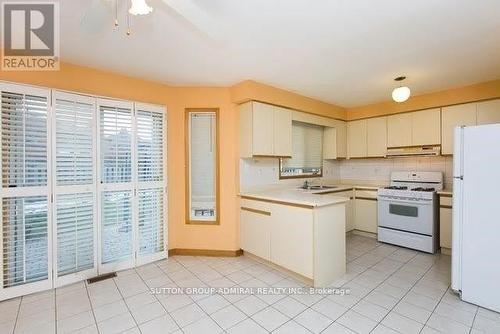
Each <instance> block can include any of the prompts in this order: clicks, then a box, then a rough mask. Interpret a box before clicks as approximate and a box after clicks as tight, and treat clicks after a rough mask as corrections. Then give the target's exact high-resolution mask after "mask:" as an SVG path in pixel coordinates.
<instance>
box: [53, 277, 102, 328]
mask: <svg viewBox="0 0 500 334" xmlns="http://www.w3.org/2000/svg"><path fill="white" fill-rule="evenodd" d="M83 284H84V285H85V291H86V292H87V298H88V299H89V304H90V311H92V317H93V318H94V323H95V328H96V329H97V333H100V332H101V331H100V330H99V326H97V318H96V317H95V313H94V305H92V300H91V299H90V293H89V286H88V284H87V282H86V281H83ZM56 307H57V305H56Z"/></svg>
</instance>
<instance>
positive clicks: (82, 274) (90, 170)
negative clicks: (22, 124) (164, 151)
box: [52, 91, 97, 287]
mask: <svg viewBox="0 0 500 334" xmlns="http://www.w3.org/2000/svg"><path fill="white" fill-rule="evenodd" d="M52 107H53V115H54V117H52V128H53V129H54V131H53V137H52V145H53V150H52V151H53V154H52V156H53V166H54V173H52V174H53V182H54V224H53V225H54V236H55V243H56V245H55V246H56V247H54V259H55V263H54V265H55V271H54V272H55V278H54V282H55V286H56V287H57V286H61V285H64V284H68V283H72V282H76V281H80V280H82V279H86V278H89V277H92V276H96V275H97V251H96V250H97V215H96V214H97V212H96V208H97V198H96V167H95V165H96V164H95V150H96V146H97V145H96V140H95V138H96V133H95V126H94V124H95V121H96V119H95V98H92V97H90V96H83V95H78V94H69V93H64V92H58V91H56V92H53V94H52Z"/></svg>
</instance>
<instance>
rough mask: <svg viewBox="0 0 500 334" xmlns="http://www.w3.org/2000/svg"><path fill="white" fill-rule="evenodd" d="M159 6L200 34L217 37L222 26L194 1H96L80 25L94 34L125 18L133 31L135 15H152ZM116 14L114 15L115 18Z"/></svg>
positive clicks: (128, 32)
mask: <svg viewBox="0 0 500 334" xmlns="http://www.w3.org/2000/svg"><path fill="white" fill-rule="evenodd" d="M155 9H158V10H159V11H160V12H164V13H166V14H167V15H168V14H171V13H172V12H174V13H175V14H177V15H178V16H180V17H182V18H183V19H184V20H185V21H186V22H187V23H189V24H190V25H192V26H193V27H194V28H195V29H196V30H198V31H199V32H200V33H202V34H204V35H207V36H208V37H210V38H212V39H214V40H216V39H217V38H216V37H217V36H218V34H219V33H220V31H221V30H220V26H219V24H217V23H216V21H215V20H214V19H213V18H212V17H210V16H209V15H207V13H206V11H204V10H203V9H202V8H200V7H199V6H198V5H197V4H196V3H195V2H194V1H193V0H92V1H91V4H90V6H89V7H88V8H87V10H86V11H85V13H84V15H83V17H82V19H81V22H80V25H81V27H82V29H83V30H84V31H86V32H90V33H98V32H101V31H102V30H103V29H106V28H107V27H109V26H110V22H111V23H113V21H114V25H115V26H119V25H120V24H121V21H122V20H123V19H125V21H126V23H127V26H128V29H127V35H129V34H130V32H131V30H130V19H131V18H132V17H133V16H146V17H147V16H148V15H149V14H151V13H154V12H155ZM113 17H114V18H113Z"/></svg>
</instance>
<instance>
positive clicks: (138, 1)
mask: <svg viewBox="0 0 500 334" xmlns="http://www.w3.org/2000/svg"><path fill="white" fill-rule="evenodd" d="M131 2H132V6H130V9H129V10H128V12H129V13H130V14H132V15H147V14H149V13H151V12H152V11H153V7H151V6H148V4H147V3H146V0H131Z"/></svg>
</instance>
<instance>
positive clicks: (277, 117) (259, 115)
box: [239, 101, 292, 158]
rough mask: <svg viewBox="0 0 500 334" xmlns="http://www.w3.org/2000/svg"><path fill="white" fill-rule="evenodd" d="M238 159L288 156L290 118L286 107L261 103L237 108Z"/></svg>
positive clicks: (290, 140)
mask: <svg viewBox="0 0 500 334" xmlns="http://www.w3.org/2000/svg"><path fill="white" fill-rule="evenodd" d="M239 110H240V156H241V157H242V158H251V157H253V156H276V157H279V156H291V155H292V116H291V113H292V112H291V111H290V110H288V109H285V108H281V107H276V106H272V105H269V104H265V103H261V102H253V101H252V102H247V103H243V104H242V105H240V108H239Z"/></svg>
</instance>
